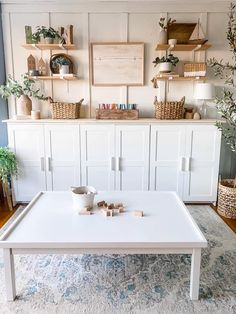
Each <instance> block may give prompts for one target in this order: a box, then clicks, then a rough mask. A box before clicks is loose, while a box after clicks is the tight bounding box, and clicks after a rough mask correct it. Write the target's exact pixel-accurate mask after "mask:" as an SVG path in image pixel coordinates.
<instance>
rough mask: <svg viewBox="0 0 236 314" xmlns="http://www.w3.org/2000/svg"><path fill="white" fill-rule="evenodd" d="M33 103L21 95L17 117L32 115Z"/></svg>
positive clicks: (17, 105) (17, 106) (17, 107)
mask: <svg viewBox="0 0 236 314" xmlns="http://www.w3.org/2000/svg"><path fill="white" fill-rule="evenodd" d="M31 110H32V101H31V99H30V98H29V97H28V96H27V95H21V96H20V97H19V98H18V99H17V102H16V112H17V115H27V116H29V115H30V114H31Z"/></svg>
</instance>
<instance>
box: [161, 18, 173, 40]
mask: <svg viewBox="0 0 236 314" xmlns="http://www.w3.org/2000/svg"><path fill="white" fill-rule="evenodd" d="M165 20H166V19H165V17H161V18H160V20H159V26H160V28H161V30H160V33H159V44H167V30H168V27H169V26H170V25H172V24H173V23H175V22H176V20H172V19H171V18H169V19H168V20H167V21H166V22H165Z"/></svg>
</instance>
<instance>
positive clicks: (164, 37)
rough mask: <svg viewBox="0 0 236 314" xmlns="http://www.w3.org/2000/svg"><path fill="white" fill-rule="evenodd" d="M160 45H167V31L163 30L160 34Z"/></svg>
mask: <svg viewBox="0 0 236 314" xmlns="http://www.w3.org/2000/svg"><path fill="white" fill-rule="evenodd" d="M158 43H159V44H161V45H165V44H167V31H165V30H164V29H162V30H161V31H160V33H159V40H158Z"/></svg>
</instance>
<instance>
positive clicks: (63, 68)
mask: <svg viewBox="0 0 236 314" xmlns="http://www.w3.org/2000/svg"><path fill="white" fill-rule="evenodd" d="M54 62H55V63H56V64H57V65H58V66H59V74H60V75H66V74H69V73H70V72H69V70H70V69H69V66H70V60H68V59H66V58H65V57H59V58H56V59H55V61H54Z"/></svg>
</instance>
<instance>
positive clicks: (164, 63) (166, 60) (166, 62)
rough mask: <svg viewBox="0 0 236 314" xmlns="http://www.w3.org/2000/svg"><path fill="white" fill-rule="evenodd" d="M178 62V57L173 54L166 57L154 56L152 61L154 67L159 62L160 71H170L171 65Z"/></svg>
mask: <svg viewBox="0 0 236 314" xmlns="http://www.w3.org/2000/svg"><path fill="white" fill-rule="evenodd" d="M178 62H179V58H178V57H175V56H174V55H173V54H169V55H168V56H167V57H165V56H163V57H162V58H159V57H156V58H155V60H154V61H152V63H154V66H155V67H156V66H157V65H158V64H159V72H160V73H168V72H171V70H172V66H176V64H177V63H178Z"/></svg>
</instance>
